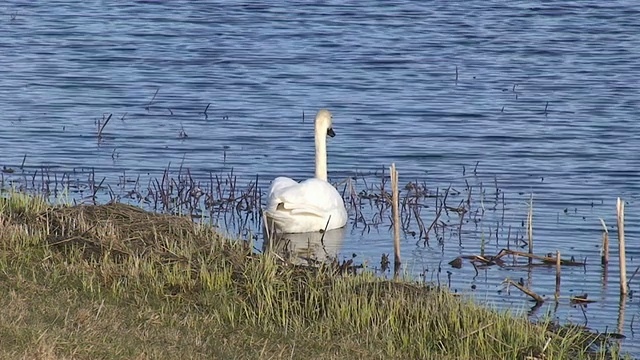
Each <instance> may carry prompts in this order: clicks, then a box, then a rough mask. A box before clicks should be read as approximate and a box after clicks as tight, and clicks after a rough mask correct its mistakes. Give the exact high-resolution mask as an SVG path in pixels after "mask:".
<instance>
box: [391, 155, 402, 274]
mask: <svg viewBox="0 0 640 360" xmlns="http://www.w3.org/2000/svg"><path fill="white" fill-rule="evenodd" d="M391 188H392V193H391V201H392V202H393V204H392V216H393V248H394V252H395V259H394V264H393V268H394V274H395V275H398V272H399V271H400V264H401V263H402V261H401V260H400V211H399V210H398V207H399V202H400V197H399V191H398V171H396V164H395V163H393V164H391Z"/></svg>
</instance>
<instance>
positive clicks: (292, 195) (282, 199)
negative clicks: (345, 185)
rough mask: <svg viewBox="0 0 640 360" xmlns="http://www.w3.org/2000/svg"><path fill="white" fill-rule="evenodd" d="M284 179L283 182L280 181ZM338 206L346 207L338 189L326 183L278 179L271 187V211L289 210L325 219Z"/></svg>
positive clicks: (314, 180)
mask: <svg viewBox="0 0 640 360" xmlns="http://www.w3.org/2000/svg"><path fill="white" fill-rule="evenodd" d="M279 179H282V180H279ZM337 206H344V203H343V201H342V197H341V196H340V194H338V191H337V190H336V188H334V187H333V186H332V185H331V184H329V183H328V182H326V181H323V180H319V179H315V178H312V179H308V180H305V181H303V182H301V183H296V182H295V181H293V180H291V179H288V178H277V179H276V180H274V182H273V183H272V185H271V191H270V195H269V210H270V211H276V210H278V209H282V210H288V211H290V212H291V214H292V215H294V214H310V215H315V216H318V217H321V218H323V217H325V216H326V214H327V213H328V212H330V211H331V210H333V209H335V208H336V207H337Z"/></svg>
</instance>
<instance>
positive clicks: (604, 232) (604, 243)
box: [600, 219, 609, 267]
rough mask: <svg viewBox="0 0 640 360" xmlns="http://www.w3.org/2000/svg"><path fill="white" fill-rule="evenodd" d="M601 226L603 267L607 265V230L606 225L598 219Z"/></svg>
mask: <svg viewBox="0 0 640 360" xmlns="http://www.w3.org/2000/svg"><path fill="white" fill-rule="evenodd" d="M600 223H601V224H602V261H601V264H602V265H603V266H605V267H606V266H607V265H609V230H607V224H605V223H604V220H603V219H600Z"/></svg>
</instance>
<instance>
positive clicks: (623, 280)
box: [616, 198, 627, 295]
mask: <svg viewBox="0 0 640 360" xmlns="http://www.w3.org/2000/svg"><path fill="white" fill-rule="evenodd" d="M616 209H617V211H618V246H619V253H620V295H626V294H627V258H626V254H625V248H624V201H622V200H621V199H620V198H618V202H617V204H616Z"/></svg>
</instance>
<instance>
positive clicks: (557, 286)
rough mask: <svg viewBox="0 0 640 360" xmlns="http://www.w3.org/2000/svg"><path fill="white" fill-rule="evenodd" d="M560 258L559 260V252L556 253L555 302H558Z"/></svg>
mask: <svg viewBox="0 0 640 360" xmlns="http://www.w3.org/2000/svg"><path fill="white" fill-rule="evenodd" d="M561 263H562V261H561V258H560V251H556V292H555V299H556V302H557V301H558V299H559V298H560V271H561Z"/></svg>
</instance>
